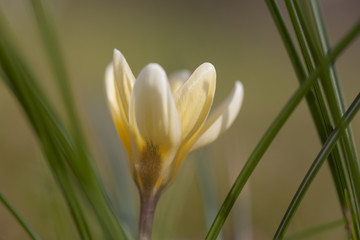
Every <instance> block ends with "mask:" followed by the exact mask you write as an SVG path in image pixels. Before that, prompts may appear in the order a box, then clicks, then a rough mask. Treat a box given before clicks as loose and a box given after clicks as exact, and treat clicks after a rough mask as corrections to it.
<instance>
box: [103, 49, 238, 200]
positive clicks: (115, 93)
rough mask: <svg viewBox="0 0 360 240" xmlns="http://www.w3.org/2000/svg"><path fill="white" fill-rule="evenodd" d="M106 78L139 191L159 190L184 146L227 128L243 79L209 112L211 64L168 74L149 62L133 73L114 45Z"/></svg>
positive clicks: (213, 77)
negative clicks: (189, 70)
mask: <svg viewBox="0 0 360 240" xmlns="http://www.w3.org/2000/svg"><path fill="white" fill-rule="evenodd" d="M105 81H106V92H107V97H108V101H109V105H110V109H111V113H112V116H113V119H114V122H115V125H116V127H117V130H118V132H119V135H120V138H121V140H122V142H123V144H124V147H125V149H126V151H127V153H128V155H129V159H130V166H131V171H132V175H133V177H134V179H135V182H136V184H137V185H138V188H139V190H140V193H141V194H143V195H148V194H149V195H155V194H158V193H159V192H161V190H162V189H163V188H164V187H166V186H167V185H168V184H169V183H170V182H171V181H172V180H173V179H174V177H175V175H176V173H177V171H178V169H179V167H180V165H181V162H182V161H183V160H184V158H185V157H186V155H187V154H188V153H189V152H191V151H193V150H195V149H198V148H200V147H202V146H204V145H206V144H209V143H211V142H212V141H214V140H215V139H216V138H217V137H218V136H219V135H220V134H221V133H222V132H223V131H225V130H226V129H228V128H229V127H230V125H231V124H232V123H233V122H234V120H235V118H236V116H237V114H238V113H239V110H240V107H241V104H242V101H243V95H244V93H243V86H242V84H241V83H240V82H239V81H237V82H235V87H234V89H233V91H232V92H231V94H230V95H229V96H228V97H227V98H226V99H225V101H224V102H223V103H222V104H220V106H218V107H217V108H216V109H215V110H214V111H213V112H211V113H210V114H209V112H210V109H211V106H212V102H213V99H214V94H215V85H216V72H215V68H214V66H213V65H212V64H210V63H204V64H202V65H200V66H199V67H198V68H197V69H196V70H195V71H194V72H193V73H192V74H191V75H190V73H188V72H186V71H181V72H178V73H176V74H173V75H172V76H170V78H169V80H168V77H167V75H166V73H165V71H164V70H163V68H162V67H161V66H160V65H158V64H156V63H150V64H148V65H146V66H145V67H144V68H143V69H142V71H141V72H140V74H139V76H138V77H137V78H136V79H135V77H134V75H133V73H132V71H131V69H130V67H129V65H128V64H127V62H126V60H125V58H124V56H123V55H122V54H121V53H120V52H119V51H118V50H116V49H115V50H114V58H113V62H112V63H111V64H110V65H109V66H108V67H107V69H106V76H105Z"/></svg>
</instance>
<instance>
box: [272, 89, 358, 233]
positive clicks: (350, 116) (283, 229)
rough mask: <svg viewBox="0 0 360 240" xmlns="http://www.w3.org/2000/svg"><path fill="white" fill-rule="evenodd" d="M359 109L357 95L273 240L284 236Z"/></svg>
mask: <svg viewBox="0 0 360 240" xmlns="http://www.w3.org/2000/svg"><path fill="white" fill-rule="evenodd" d="M359 109H360V94H358V95H357V97H356V98H355V100H354V102H353V103H352V104H351V106H350V107H349V109H348V111H346V113H345V115H344V117H343V119H342V121H341V122H340V125H339V126H338V127H336V128H335V129H334V131H333V132H332V133H331V135H330V137H329V138H328V140H327V141H326V143H325V144H324V146H323V147H322V148H321V150H320V152H319V154H318V155H317V157H316V159H315V160H314V162H313V163H312V165H311V167H310V169H309V171H308V172H307V173H306V175H305V178H304V179H303V181H302V182H301V184H300V186H299V188H298V190H297V191H296V193H295V196H294V197H293V199H292V200H291V203H290V205H289V207H288V209H287V211H286V213H285V215H284V217H283V219H282V220H281V223H280V225H279V227H278V229H277V231H276V233H275V236H274V239H282V238H283V237H284V235H285V232H286V230H287V228H288V226H289V224H290V222H291V219H292V218H293V217H294V215H295V213H296V210H297V208H298V207H299V205H300V203H301V201H302V199H303V198H304V196H305V194H306V191H307V190H308V189H309V187H310V185H311V183H312V181H313V180H314V178H315V176H316V175H317V173H318V172H319V170H320V168H321V166H322V164H323V163H324V161H325V160H326V158H327V156H328V155H329V154H330V152H331V151H332V149H333V147H334V146H335V144H336V141H337V140H338V139H339V137H340V136H341V134H343V132H342V131H341V129H344V128H345V127H347V126H348V125H349V124H350V122H351V120H352V119H353V118H354V117H355V115H356V113H357V111H358V110H359Z"/></svg>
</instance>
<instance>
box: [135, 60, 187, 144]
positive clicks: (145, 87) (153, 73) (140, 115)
mask: <svg viewBox="0 0 360 240" xmlns="http://www.w3.org/2000/svg"><path fill="white" fill-rule="evenodd" d="M129 117H130V126H131V127H132V128H134V129H136V131H137V132H138V135H139V137H141V139H142V140H143V141H144V142H146V143H147V144H152V145H153V146H156V147H159V148H160V151H168V150H170V149H172V148H175V147H176V148H177V146H178V145H179V143H180V140H181V120H180V116H179V113H178V111H177V109H176V105H175V102H174V99H173V97H172V94H171V90H170V86H169V83H168V80H167V77H166V73H165V71H164V70H163V69H162V67H161V66H160V65H158V64H155V63H152V64H149V65H147V66H146V67H144V69H143V70H142V71H141V73H140V74H139V76H138V78H137V80H136V82H135V85H134V89H133V92H132V94H131V99H130V114H129Z"/></svg>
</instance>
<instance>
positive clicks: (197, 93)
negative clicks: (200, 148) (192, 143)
mask: <svg viewBox="0 0 360 240" xmlns="http://www.w3.org/2000/svg"><path fill="white" fill-rule="evenodd" d="M215 87H216V72H215V68H214V66H213V65H212V64H210V63H204V64H202V65H200V66H199V67H198V68H197V69H196V70H195V71H194V73H193V74H192V75H191V76H190V78H189V79H188V80H187V81H186V82H185V83H184V84H183V85H182V86H181V87H180V88H179V89H178V90H177V91H176V93H175V95H174V99H175V103H176V107H177V109H178V111H179V114H180V118H181V125H182V142H186V141H188V140H189V139H190V138H192V137H193V136H194V135H196V133H197V132H198V131H199V129H200V128H201V126H202V125H203V124H204V122H205V120H206V118H207V116H208V114H209V112H210V108H211V105H212V102H213V99H214V94H215Z"/></svg>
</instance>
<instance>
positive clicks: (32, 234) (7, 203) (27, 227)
mask: <svg viewBox="0 0 360 240" xmlns="http://www.w3.org/2000/svg"><path fill="white" fill-rule="evenodd" d="M0 201H1V202H2V203H3V204H4V205H5V207H6V208H7V209H8V210H9V211H10V212H11V214H12V215H13V216H14V217H15V218H16V220H17V221H18V222H19V223H20V225H21V226H22V227H23V228H24V230H25V231H26V232H27V234H28V235H29V237H30V238H31V239H33V240H40V237H39V236H38V235H37V233H36V232H35V231H34V230H33V229H32V228H31V226H30V225H29V223H28V222H27V221H26V220H25V218H23V217H22V216H21V214H20V213H19V212H18V211H17V210H16V209H15V207H14V206H13V205H12V204H11V203H10V201H9V200H8V199H7V198H6V197H5V195H4V194H2V192H0Z"/></svg>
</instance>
